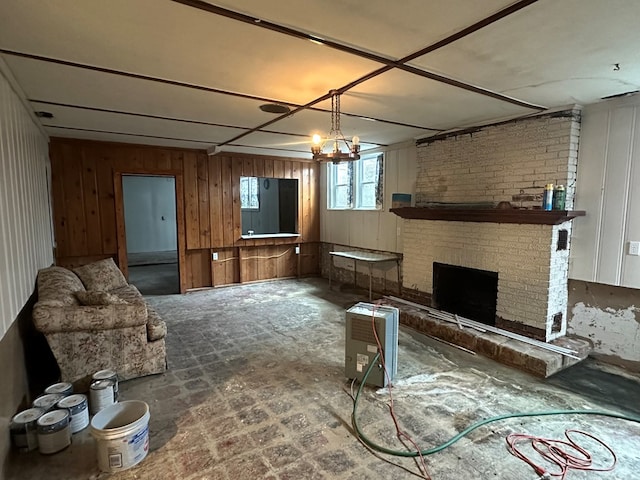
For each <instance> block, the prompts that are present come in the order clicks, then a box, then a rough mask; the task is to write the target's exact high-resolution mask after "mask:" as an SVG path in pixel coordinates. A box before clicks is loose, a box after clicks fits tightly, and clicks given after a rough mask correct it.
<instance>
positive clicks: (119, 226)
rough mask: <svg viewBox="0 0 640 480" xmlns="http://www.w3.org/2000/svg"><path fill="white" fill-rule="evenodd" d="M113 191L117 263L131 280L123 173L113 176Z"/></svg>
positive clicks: (116, 173)
mask: <svg viewBox="0 0 640 480" xmlns="http://www.w3.org/2000/svg"><path fill="white" fill-rule="evenodd" d="M113 191H114V195H115V198H116V232H117V235H116V239H117V244H118V257H117V262H118V266H119V267H120V270H121V271H122V273H123V274H124V276H125V277H126V278H127V279H128V278H129V265H128V264H127V230H126V224H125V220H124V201H123V199H124V196H123V194H122V173H120V172H115V173H114V174H113Z"/></svg>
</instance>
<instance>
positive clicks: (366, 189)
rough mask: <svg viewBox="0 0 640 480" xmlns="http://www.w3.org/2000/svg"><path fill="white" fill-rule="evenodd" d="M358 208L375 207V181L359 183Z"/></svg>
mask: <svg viewBox="0 0 640 480" xmlns="http://www.w3.org/2000/svg"><path fill="white" fill-rule="evenodd" d="M358 207H360V208H376V186H375V183H363V184H360V205H358Z"/></svg>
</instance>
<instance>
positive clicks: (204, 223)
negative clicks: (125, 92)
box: [198, 153, 211, 248]
mask: <svg viewBox="0 0 640 480" xmlns="http://www.w3.org/2000/svg"><path fill="white" fill-rule="evenodd" d="M207 159H208V157H207V154H206V153H200V154H198V215H199V216H200V219H199V222H198V223H199V225H200V246H201V247H202V248H206V247H209V246H210V245H211V218H210V212H209V167H208V165H207Z"/></svg>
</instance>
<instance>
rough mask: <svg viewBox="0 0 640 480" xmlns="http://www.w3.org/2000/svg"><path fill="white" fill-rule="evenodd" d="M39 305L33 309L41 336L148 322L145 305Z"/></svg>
mask: <svg viewBox="0 0 640 480" xmlns="http://www.w3.org/2000/svg"><path fill="white" fill-rule="evenodd" d="M47 303H48V302H38V303H36V305H35V306H34V307H33V323H34V325H35V327H36V329H38V330H39V331H41V332H42V333H55V332H78V331H87V330H113V329H117V328H126V327H135V326H138V325H145V324H146V323H147V306H146V304H144V303H129V304H111V305H99V306H83V305H72V306H58V305H55V304H53V305H51V304H47Z"/></svg>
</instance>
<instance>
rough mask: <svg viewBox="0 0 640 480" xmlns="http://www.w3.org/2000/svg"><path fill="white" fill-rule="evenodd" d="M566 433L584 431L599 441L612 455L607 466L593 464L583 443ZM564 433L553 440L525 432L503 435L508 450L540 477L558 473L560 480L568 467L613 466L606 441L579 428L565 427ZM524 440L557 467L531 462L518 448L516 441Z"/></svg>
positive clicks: (579, 468)
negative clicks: (559, 438) (553, 469)
mask: <svg viewBox="0 0 640 480" xmlns="http://www.w3.org/2000/svg"><path fill="white" fill-rule="evenodd" d="M570 434H579V435H584V436H585V437H589V438H591V439H592V440H595V441H596V442H597V443H599V444H600V445H602V446H603V447H604V448H605V449H607V450H608V451H609V453H610V454H611V456H612V457H613V461H612V462H611V465H609V466H608V467H595V466H593V457H592V455H591V454H590V453H589V452H588V451H587V450H585V449H584V448H583V447H581V446H580V445H578V444H577V443H576V442H575V440H574V439H572V438H571V436H570ZM564 436H565V437H566V438H567V439H566V440H555V439H551V438H542V437H536V436H534V435H527V434H524V433H511V434H509V435H507V438H506V440H507V445H509V451H510V452H511V454H512V455H514V456H516V457H518V458H519V459H521V460H523V461H524V462H526V463H528V464H529V465H531V468H533V469H534V471H535V472H536V473H537V474H538V475H540V478H551V477H560V480H564V479H565V478H566V476H567V473H568V472H569V471H570V470H588V471H592V472H608V471H611V470H613V469H614V468H615V466H616V463H617V461H618V459H617V457H616V454H615V452H614V451H613V449H611V447H609V445H607V444H606V443H604V442H603V441H602V440H600V439H599V438H597V437H595V436H593V435H591V434H590V433H587V432H583V431H581V430H566V431H565V432H564ZM525 441H530V442H531V447H532V448H533V450H535V451H536V452H537V453H538V454H539V455H540V456H541V457H542V458H543V459H544V460H546V461H548V462H550V463H551V464H554V465H556V466H557V467H558V469H559V471H557V472H550V471H548V470H547V469H545V468H544V467H542V466H541V465H539V464H537V463H535V462H534V461H533V460H532V459H531V458H529V457H527V456H526V455H525V454H524V453H523V452H522V451H521V450H520V449H518V443H523V442H525Z"/></svg>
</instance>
